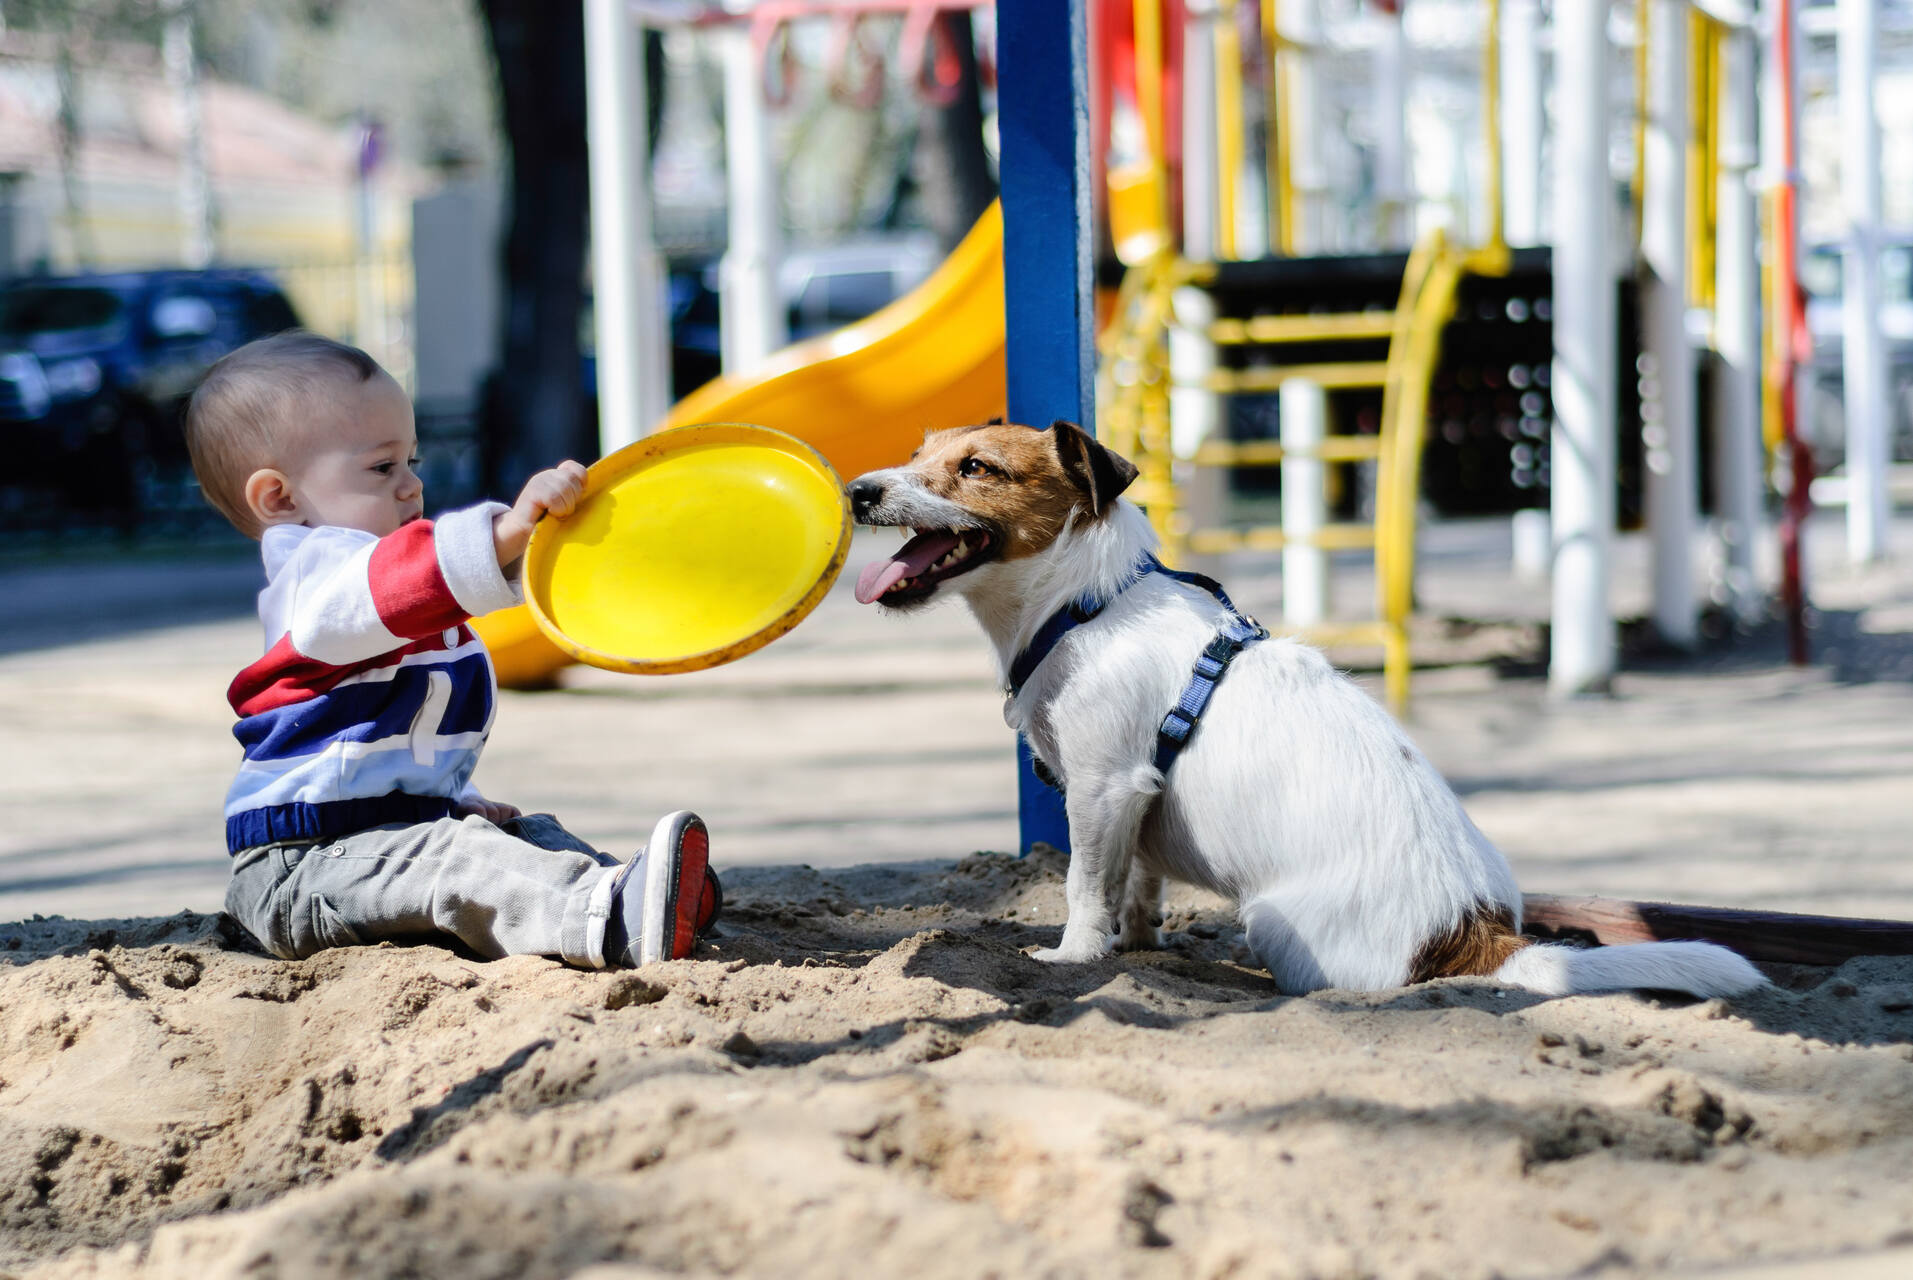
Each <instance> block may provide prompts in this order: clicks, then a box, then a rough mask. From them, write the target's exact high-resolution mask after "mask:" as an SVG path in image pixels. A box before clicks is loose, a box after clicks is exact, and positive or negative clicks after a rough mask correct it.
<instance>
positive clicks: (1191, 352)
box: [1169, 6, 1229, 573]
mask: <svg viewBox="0 0 1913 1280" xmlns="http://www.w3.org/2000/svg"><path fill="white" fill-rule="evenodd" d="M1213 13H1214V11H1213V9H1205V8H1202V7H1198V6H1191V7H1190V10H1189V15H1188V19H1187V24H1186V25H1185V26H1184V28H1183V42H1182V58H1183V62H1182V253H1183V256H1184V257H1185V258H1188V259H1190V260H1191V261H1194V262H1209V261H1213V260H1214V258H1215V256H1216V244H1217V231H1218V228H1219V227H1220V225H1221V217H1220V214H1221V204H1222V201H1221V198H1220V182H1219V179H1220V176H1221V172H1222V164H1221V143H1220V140H1219V138H1218V124H1219V122H1218V120H1217V116H1216V45H1215V38H1214V32H1212V31H1211V30H1210V25H1209V24H1210V23H1211V22H1212V21H1214V16H1213ZM1173 303H1174V306H1175V316H1174V319H1175V323H1174V324H1173V325H1172V326H1171V327H1170V330H1169V376H1170V380H1171V386H1170V391H1169V433H1170V441H1171V445H1172V447H1173V449H1174V452H1175V454H1176V456H1177V457H1178V458H1187V457H1188V456H1189V455H1190V454H1192V453H1194V452H1195V451H1196V450H1197V449H1198V448H1200V447H1201V446H1202V443H1203V442H1204V441H1205V440H1210V439H1216V438H1219V437H1221V436H1222V435H1223V434H1225V433H1224V430H1223V416H1222V415H1223V404H1222V397H1221V395H1220V394H1218V393H1217V392H1215V391H1211V390H1210V389H1209V388H1208V387H1207V386H1205V385H1204V383H1205V381H1206V380H1207V378H1208V376H1209V375H1210V374H1211V373H1213V372H1215V369H1216V363H1217V362H1216V345H1215V342H1214V341H1213V340H1212V339H1211V338H1210V337H1209V326H1210V325H1211V324H1213V323H1215V319H1216V305H1215V299H1214V298H1212V297H1210V296H1209V294H1208V293H1207V292H1205V291H1204V290H1202V289H1200V288H1197V287H1194V286H1190V287H1187V288H1182V289H1178V290H1176V293H1175V297H1174V299H1173ZM1178 470H1179V471H1182V472H1183V473H1184V474H1182V475H1180V476H1179V477H1178V484H1177V488H1178V489H1179V490H1180V491H1181V495H1180V496H1181V500H1182V507H1183V510H1184V511H1185V512H1186V513H1187V515H1188V518H1189V522H1190V524H1191V526H1192V527H1194V528H1197V529H1204V528H1210V527H1212V526H1215V525H1218V524H1220V523H1222V512H1223V506H1224V504H1225V503H1226V502H1227V499H1228V485H1229V473H1228V472H1227V470H1225V469H1224V468H1221V467H1195V466H1188V465H1187V464H1181V465H1179V467H1178ZM1187 559H1188V560H1189V562H1190V564H1189V567H1190V568H1192V569H1195V570H1197V571H1198V572H1204V573H1219V570H1220V566H1219V565H1217V564H1216V563H1214V559H1213V557H1208V556H1190V557H1187Z"/></svg>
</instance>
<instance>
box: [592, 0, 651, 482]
mask: <svg viewBox="0 0 1913 1280" xmlns="http://www.w3.org/2000/svg"><path fill="white" fill-rule="evenodd" d="M584 6H585V113H586V114H585V128H586V133H587V136H588V139H589V141H590V145H591V278H592V287H593V298H594V302H593V311H594V314H595V316H596V323H597V346H598V441H599V447H600V448H601V449H602V450H603V451H604V452H605V453H610V452H612V451H613V450H614V449H618V448H621V447H623V446H624V445H627V444H630V443H631V442H632V441H634V440H636V439H638V437H640V436H642V435H643V434H644V433H645V432H647V431H649V430H651V428H652V427H654V426H655V425H656V424H657V423H658V421H659V420H660V419H662V418H663V417H664V413H665V410H666V409H667V408H668V407H669V405H670V402H671V395H670V387H671V383H670V376H671V365H670V359H669V356H670V325H669V321H668V318H667V312H666V294H665V283H664V264H663V262H662V261H661V260H660V259H659V257H658V251H657V246H656V245H655V244H654V243H653V241H652V237H651V192H650V181H649V179H650V168H651V159H650V154H649V153H650V147H649V143H648V139H647V138H646V136H645V133H646V129H645V122H646V113H645V94H644V32H643V30H642V29H641V28H640V27H639V26H638V25H637V24H636V23H634V22H632V21H631V20H630V18H629V16H628V15H627V14H626V13H625V8H624V3H623V0H584Z"/></svg>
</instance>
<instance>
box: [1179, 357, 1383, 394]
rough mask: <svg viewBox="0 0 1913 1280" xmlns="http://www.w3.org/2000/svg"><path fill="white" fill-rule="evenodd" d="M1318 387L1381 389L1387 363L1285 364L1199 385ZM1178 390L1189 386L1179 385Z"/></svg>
mask: <svg viewBox="0 0 1913 1280" xmlns="http://www.w3.org/2000/svg"><path fill="white" fill-rule="evenodd" d="M1298 378H1299V379H1302V380H1304V381H1307V382H1314V383H1318V384H1320V385H1321V386H1324V387H1327V388H1329V389H1331V390H1334V389H1337V388H1343V387H1379V386H1381V385H1382V383H1383V382H1385V381H1387V378H1388V362H1387V361H1386V360H1343V361H1337V362H1335V363H1332V364H1282V365H1270V366H1268V367H1266V368H1260V369H1218V370H1217V371H1216V372H1214V373H1212V374H1210V375H1209V376H1208V377H1206V378H1204V379H1203V380H1202V382H1201V383H1200V384H1199V385H1200V386H1202V387H1203V388H1204V389H1206V390H1209V391H1220V392H1224V393H1227V392H1231V391H1274V390H1275V389H1276V388H1278V387H1280V386H1281V385H1282V384H1283V383H1285V382H1290V381H1293V380H1295V379H1298ZM1176 385H1177V386H1184V385H1187V384H1184V383H1177V384H1176Z"/></svg>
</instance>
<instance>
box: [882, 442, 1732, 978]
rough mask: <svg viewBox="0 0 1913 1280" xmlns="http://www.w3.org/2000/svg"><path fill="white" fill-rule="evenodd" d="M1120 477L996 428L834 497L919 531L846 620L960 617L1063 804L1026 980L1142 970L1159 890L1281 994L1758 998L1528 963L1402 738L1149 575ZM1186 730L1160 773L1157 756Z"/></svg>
mask: <svg viewBox="0 0 1913 1280" xmlns="http://www.w3.org/2000/svg"><path fill="white" fill-rule="evenodd" d="M1135 475H1136V470H1135V468H1134V467H1133V466H1131V465H1130V464H1129V463H1128V462H1127V461H1125V460H1124V459H1123V458H1121V457H1119V456H1118V455H1116V454H1114V453H1112V452H1110V451H1109V450H1107V449H1105V448H1103V447H1102V446H1101V445H1099V444H1097V443H1096V441H1095V440H1094V439H1092V438H1091V437H1090V436H1089V435H1088V434H1087V433H1085V432H1084V431H1083V430H1082V429H1081V428H1079V427H1077V426H1074V425H1073V424H1070V423H1067V422H1058V423H1056V424H1054V426H1053V427H1051V428H1050V429H1048V430H1033V429H1031V428H1029V427H1025V426H1018V425H1015V424H1003V423H992V424H990V425H988V426H981V427H959V428H956V429H954V430H949V431H941V432H937V433H934V434H932V435H930V436H929V437H927V438H926V439H925V440H924V442H923V445H922V447H921V448H919V449H918V450H917V452H916V453H915V454H913V455H912V456H911V458H910V461H909V462H908V463H907V464H906V465H904V466H901V467H893V468H889V469H887V470H882V471H872V472H870V473H868V474H866V475H864V476H861V477H859V478H858V479H857V480H855V481H853V482H852V483H851V484H850V486H849V494H850V498H851V504H852V509H853V512H854V515H855V517H856V519H857V520H858V521H859V522H861V523H863V524H869V525H903V526H911V527H913V528H914V529H915V530H916V536H915V537H913V538H911V539H910V541H909V542H907V543H906V544H905V545H904V547H903V548H902V550H900V551H899V552H898V553H897V555H896V556H895V557H894V558H892V559H890V560H887V561H882V562H879V563H876V564H872V565H870V566H869V567H867V568H866V569H865V570H864V572H863V576H862V578H861V579H860V581H859V582H858V584H857V598H858V599H859V600H860V601H862V602H864V603H871V602H873V601H874V602H880V603H882V604H884V605H887V606H891V607H895V608H907V607H912V606H916V605H920V604H922V603H924V602H926V601H928V600H930V599H931V598H932V597H933V596H934V595H936V594H937V592H938V591H939V589H940V588H941V587H942V586H944V585H945V584H948V585H949V586H950V587H951V588H952V589H953V590H955V591H957V592H958V593H959V594H961V595H962V596H963V598H964V599H965V600H966V601H967V602H968V604H969V606H970V609H971V611H972V612H974V613H975V615H976V618H977V621H978V622H979V623H981V624H982V627H983V630H984V631H985V633H987V635H988V636H989V638H990V641H991V643H992V644H994V645H995V647H996V654H997V658H998V660H999V662H1000V663H1001V670H1002V671H1003V672H1004V673H1005V676H1006V678H1007V679H1006V683H1007V684H1008V685H1009V686H1010V687H1011V689H1012V692H1011V696H1010V698H1009V701H1008V702H1007V703H1006V704H1005V708H1004V717H1005V719H1006V720H1008V722H1009V724H1010V726H1011V727H1012V728H1014V729H1016V730H1017V731H1018V732H1020V733H1022V734H1023V735H1024V736H1025V737H1027V739H1028V740H1029V743H1030V747H1031V749H1032V751H1033V752H1034V754H1035V756H1036V758H1037V760H1038V761H1039V762H1040V764H1041V765H1043V766H1044V767H1045V768H1046V770H1047V772H1048V774H1049V775H1050V776H1051V777H1052V778H1053V779H1054V781H1055V783H1056V784H1057V785H1060V786H1061V787H1062V788H1063V789H1064V806H1065V809H1066V811H1067V813H1068V816H1069V838H1070V863H1069V874H1068V879H1067V887H1066V896H1067V899H1068V908H1069V918H1068V922H1067V923H1066V924H1065V926H1064V928H1063V936H1062V941H1061V943H1060V944H1059V945H1058V946H1057V947H1056V948H1055V949H1054V950H1044V951H1038V952H1037V953H1036V956H1037V958H1038V959H1041V960H1051V961H1083V960H1093V959H1095V958H1097V957H1098V956H1101V955H1103V954H1104V953H1105V952H1106V951H1107V950H1108V949H1109V947H1110V946H1111V945H1112V943H1113V944H1114V945H1116V946H1118V947H1121V948H1123V949H1130V948H1142V947H1155V946H1159V945H1161V940H1160V937H1159V935H1158V933H1157V925H1158V922H1159V920H1160V903H1161V891H1162V880H1163V877H1165V876H1171V877H1174V878H1176V879H1178V880H1183V881H1187V882H1189V883H1191V884H1196V885H1200V886H1202V887H1203V888H1205V889H1209V890H1211V891H1213V892H1215V893H1218V894H1221V895H1223V896H1224V897H1227V898H1229V899H1231V900H1232V901H1234V902H1235V903H1236V904H1237V908H1238V910H1239V911H1240V913H1241V919H1242V924H1243V927H1244V929H1245V930H1246V932H1247V935H1248V942H1249V946H1250V948H1251V949H1252V950H1253V951H1254V952H1255V954H1256V956H1257V957H1258V958H1259V959H1260V960H1261V961H1262V963H1263V964H1265V965H1267V966H1268V969H1269V972H1270V974H1272V975H1273V976H1274V978H1275V981H1276V984H1277V985H1278V986H1280V987H1281V988H1282V990H1284V991H1288V992H1295V993H1300V992H1305V991H1312V990H1315V989H1317V988H1321V987H1343V988H1354V989H1364V990H1373V989H1376V988H1385V987H1394V986H1399V985H1401V984H1403V983H1407V982H1419V981H1424V980H1427V979H1430V978H1437V977H1443V976H1448V975H1458V974H1480V975H1492V976H1493V977H1494V978H1495V979H1496V980H1497V981H1499V982H1503V983H1506V984H1508V985H1510V986H1515V987H1523V988H1526V989H1528V990H1532V991H1537V992H1541V993H1543V994H1548V995H1563V994H1567V993H1569V992H1577V991H1601V990H1615V989H1626V988H1650V989H1670V990H1681V991H1689V992H1692V993H1694V994H1696V995H1702V996H1712V995H1730V994H1733V993H1736V992H1740V991H1745V990H1748V989H1751V988H1753V987H1756V986H1759V985H1761V984H1762V983H1764V982H1765V979H1764V978H1762V977H1761V975H1760V974H1759V972H1758V971H1757V970H1755V969H1754V967H1753V966H1752V965H1750V964H1749V963H1747V961H1746V960H1744V959H1742V958H1741V957H1740V956H1738V955H1736V954H1734V953H1733V952H1731V951H1728V950H1725V949H1724V948H1721V947H1717V946H1712V945H1709V944H1707V943H1700V942H1665V943H1645V944H1641V945H1637V946H1627V947H1614V948H1597V949H1588V950H1584V949H1579V948H1573V947H1563V946H1549V945H1537V944H1533V943H1531V942H1530V941H1529V940H1528V939H1526V938H1523V937H1522V936H1521V934H1520V925H1521V894H1520V891H1519V890H1518V889H1517V888H1516V887H1515V881H1514V876H1513V874H1512V873H1511V872H1510V871H1509V869H1508V863H1507V860H1506V859H1505V858H1503V857H1502V855H1501V852H1500V851H1499V850H1498V849H1496V848H1495V846H1494V845H1493V844H1491V843H1490V842H1489V841H1488V839H1487V837H1485V836H1483V835H1482V834H1481V832H1480V831H1478V830H1477V829H1476V828H1475V825H1474V823H1473V822H1471V821H1469V819H1468V815H1467V814H1466V813H1464V812H1463V811H1462V807H1461V802H1460V801H1459V800H1458V799H1457V798H1456V796H1455V794H1454V792H1453V791H1451V790H1450V789H1449V787H1448V785H1447V783H1445V782H1444V781H1443V780H1442V778H1441V775H1440V774H1439V773H1437V772H1436V771H1435V768H1434V766H1432V765H1431V764H1429V763H1428V761H1427V759H1426V758H1425V757H1423V755H1422V754H1421V752H1420V751H1418V750H1416V748H1415V745H1414V744H1413V743H1412V742H1411V741H1409V739H1408V737H1407V735H1406V734H1404V733H1403V732H1402V730H1401V729H1400V728H1399V727H1398V726H1397V725H1396V723H1395V721H1394V720H1393V719H1392V718H1391V717H1390V716H1389V715H1388V714H1387V713H1386V712H1385V711H1383V710H1382V708H1381V707H1380V706H1378V705H1377V704H1376V703H1375V702H1374V701H1373V700H1372V699H1371V698H1369V697H1368V696H1367V695H1366V694H1365V693H1363V692H1362V691H1361V690H1360V689H1359V688H1357V687H1356V686H1355V685H1354V684H1353V683H1352V682H1350V681H1349V680H1347V679H1346V678H1344V677H1343V676H1342V675H1341V674H1339V673H1338V672H1336V671H1335V670H1333V669H1332V668H1331V667H1330V666H1329V664H1328V662H1327V661H1326V660H1325V659H1324V658H1323V657H1322V655H1321V654H1319V653H1318V652H1316V651H1315V650H1314V649H1311V648H1309V647H1308V646H1306V645H1304V644H1302V643H1300V642H1298V641H1296V640H1293V639H1287V638H1271V639H1260V638H1259V635H1252V634H1251V633H1249V630H1248V625H1252V624H1248V625H1245V624H1244V623H1243V622H1242V620H1241V618H1240V615H1238V614H1236V613H1235V612H1234V611H1233V610H1232V609H1231V608H1230V607H1228V606H1227V605H1226V603H1225V602H1224V600H1223V599H1220V598H1218V596H1219V592H1218V593H1215V594H1212V592H1211V590H1210V589H1209V587H1210V586H1212V585H1213V584H1192V583H1190V582H1188V581H1185V580H1184V578H1186V577H1187V576H1188V575H1182V576H1177V575H1171V574H1168V573H1167V572H1163V571H1159V566H1157V565H1156V562H1155V560H1154V557H1153V555H1152V550H1153V548H1154V546H1155V541H1156V540H1155V536H1154V534H1153V532H1152V530H1151V529H1150V526H1149V523H1148V521H1147V519H1146V518H1145V517H1144V516H1143V514H1142V512H1141V511H1140V510H1138V509H1137V508H1136V507H1135V506H1134V505H1133V504H1132V503H1130V502H1129V501H1127V500H1125V499H1122V498H1119V497H1118V495H1119V494H1120V493H1121V492H1122V490H1123V489H1124V488H1126V487H1127V486H1128V484H1129V482H1130V481H1131V480H1133V479H1134V478H1135ZM1072 609H1073V610H1074V612H1072ZM1084 619H1086V620H1084ZM1231 626H1233V627H1234V628H1235V630H1234V631H1233V632H1232V633H1229V634H1232V635H1233V636H1234V637H1235V638H1236V639H1238V640H1241V639H1246V640H1247V642H1246V644H1243V645H1241V646H1240V647H1239V650H1238V651H1235V652H1234V654H1233V660H1231V661H1228V662H1227V666H1226V670H1225V671H1222V672H1221V673H1220V674H1219V675H1218V676H1217V678H1216V679H1215V680H1214V681H1212V682H1211V685H1212V687H1213V694H1214V696H1213V698H1212V699H1211V700H1210V701H1209V702H1208V703H1207V705H1206V707H1203V708H1199V709H1197V711H1196V714H1195V715H1194V716H1193V717H1185V718H1184V720H1183V721H1182V722H1175V721H1174V720H1173V718H1172V719H1171V722H1170V723H1169V724H1168V725H1165V715H1166V713H1167V712H1168V711H1169V709H1170V708H1172V707H1176V706H1177V705H1178V702H1179V701H1181V700H1183V699H1184V698H1185V696H1186V694H1187V693H1188V691H1189V690H1190V689H1191V688H1192V687H1193V688H1197V689H1198V690H1199V689H1200V687H1201V685H1200V683H1199V682H1195V681H1193V680H1192V677H1193V676H1194V675H1195V673H1196V671H1197V664H1198V660H1199V659H1200V658H1201V657H1202V655H1203V654H1204V652H1205V649H1209V648H1210V646H1212V644H1214V643H1215V642H1216V639H1217V637H1218V635H1219V634H1220V633H1224V632H1225V631H1226V629H1227V628H1229V627H1231ZM1220 648H1221V649H1224V650H1226V649H1229V648H1231V646H1230V645H1229V644H1227V643H1224V644H1222V645H1221V646H1220ZM1215 652H1217V650H1211V653H1212V654H1214V653H1215ZM1216 667H1217V664H1216V663H1215V662H1213V661H1211V662H1209V663H1206V664H1205V666H1204V670H1206V671H1208V672H1210V673H1212V674H1214V673H1215V672H1216ZM1190 719H1194V721H1195V723H1194V725H1193V726H1192V729H1193V731H1192V732H1188V733H1187V736H1186V747H1185V749H1183V750H1181V752H1180V754H1179V755H1175V756H1174V757H1173V759H1168V760H1167V761H1165V759H1164V757H1163V756H1160V755H1159V754H1158V750H1159V745H1160V741H1159V740H1160V738H1161V736H1162V731H1163V730H1164V729H1165V728H1169V729H1172V730H1174V729H1176V728H1179V727H1180V725H1186V724H1187V722H1188V720H1190ZM1169 736H1170V737H1172V738H1173V737H1174V736H1175V733H1173V732H1172V733H1171V734H1170V735H1169Z"/></svg>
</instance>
